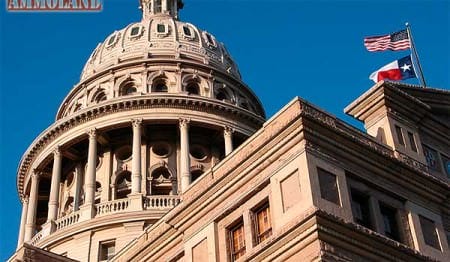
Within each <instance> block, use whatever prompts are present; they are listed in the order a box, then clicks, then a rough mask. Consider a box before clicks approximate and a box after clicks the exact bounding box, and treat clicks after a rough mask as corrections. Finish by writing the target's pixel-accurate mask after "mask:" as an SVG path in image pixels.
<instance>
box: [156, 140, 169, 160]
mask: <svg viewBox="0 0 450 262" xmlns="http://www.w3.org/2000/svg"><path fill="white" fill-rule="evenodd" d="M152 151H153V153H154V154H155V155H157V156H159V157H167V156H168V155H169V154H170V146H169V144H167V143H161V142H160V143H156V144H154V145H153V146H152Z"/></svg>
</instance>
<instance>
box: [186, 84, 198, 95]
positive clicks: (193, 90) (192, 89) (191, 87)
mask: <svg viewBox="0 0 450 262" xmlns="http://www.w3.org/2000/svg"><path fill="white" fill-rule="evenodd" d="M186 92H187V93H188V94H189V95H200V87H199V86H198V84H197V83H189V84H188V85H187V86H186Z"/></svg>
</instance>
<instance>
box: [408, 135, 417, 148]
mask: <svg viewBox="0 0 450 262" xmlns="http://www.w3.org/2000/svg"><path fill="white" fill-rule="evenodd" d="M408 138H409V144H410V145H411V149H412V151H414V152H417V146H416V140H415V139H414V135H413V133H411V132H408Z"/></svg>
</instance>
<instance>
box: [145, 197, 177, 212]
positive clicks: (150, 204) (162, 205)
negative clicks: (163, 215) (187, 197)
mask: <svg viewBox="0 0 450 262" xmlns="http://www.w3.org/2000/svg"><path fill="white" fill-rule="evenodd" d="M178 203H180V196H146V197H145V199H144V209H167V208H173V207H175V206H176V205H178Z"/></svg>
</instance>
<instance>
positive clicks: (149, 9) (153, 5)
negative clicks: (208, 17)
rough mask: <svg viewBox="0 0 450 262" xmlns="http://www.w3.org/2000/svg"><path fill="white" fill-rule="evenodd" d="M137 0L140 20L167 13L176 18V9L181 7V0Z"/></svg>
mask: <svg viewBox="0 0 450 262" xmlns="http://www.w3.org/2000/svg"><path fill="white" fill-rule="evenodd" d="M139 2H140V8H141V10H142V20H148V19H151V18H152V17H154V16H160V15H169V16H171V17H173V18H175V19H178V10H179V9H181V8H183V1H181V0H140V1H139Z"/></svg>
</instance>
